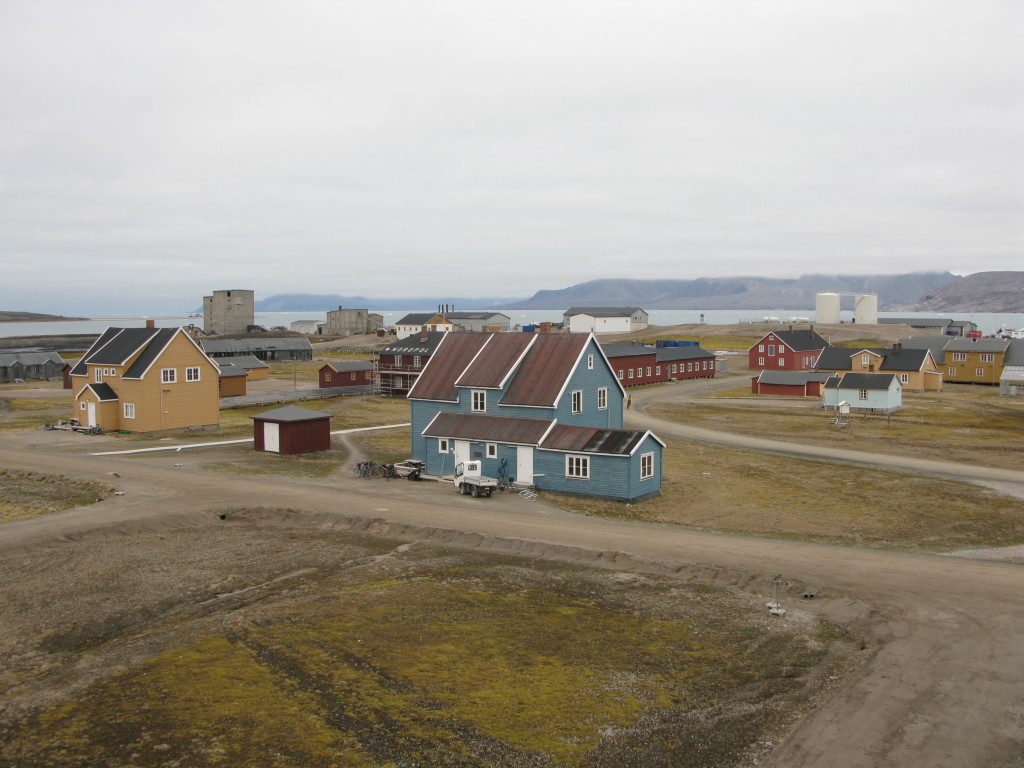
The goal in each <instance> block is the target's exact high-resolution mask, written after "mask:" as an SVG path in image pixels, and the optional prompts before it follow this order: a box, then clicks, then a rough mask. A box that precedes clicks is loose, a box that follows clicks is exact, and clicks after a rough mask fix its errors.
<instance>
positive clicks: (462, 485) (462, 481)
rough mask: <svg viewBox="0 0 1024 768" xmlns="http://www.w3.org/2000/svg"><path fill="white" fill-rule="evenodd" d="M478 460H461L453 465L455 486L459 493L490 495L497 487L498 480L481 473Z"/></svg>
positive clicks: (475, 495)
mask: <svg viewBox="0 0 1024 768" xmlns="http://www.w3.org/2000/svg"><path fill="white" fill-rule="evenodd" d="M482 472H483V470H482V469H481V467H480V462H479V461H462V462H459V463H458V464H457V465H455V480H454V482H455V487H456V488H457V489H458V491H459V493H461V494H463V495H465V494H467V493H468V494H470V495H471V496H473V497H474V498H476V497H478V496H490V495H491V493H493V492H494V489H495V488H497V487H498V481H497V480H495V479H494V478H493V477H485V476H484V475H483V474H482Z"/></svg>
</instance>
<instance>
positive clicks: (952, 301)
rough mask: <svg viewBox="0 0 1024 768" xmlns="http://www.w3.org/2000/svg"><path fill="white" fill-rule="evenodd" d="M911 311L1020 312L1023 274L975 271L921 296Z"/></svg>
mask: <svg viewBox="0 0 1024 768" xmlns="http://www.w3.org/2000/svg"><path fill="white" fill-rule="evenodd" d="M906 309H907V310H908V311H911V312H1024V272H976V273H975V274H973V275H967V277H962V278H960V279H959V280H957V281H956V282H953V283H950V284H948V285H944V286H942V287H941V288H937V289H935V290H933V291H930V292H929V293H927V294H926V295H924V296H923V297H922V298H921V299H920V300H919V301H918V302H917V303H915V304H913V305H911V306H908V307H906Z"/></svg>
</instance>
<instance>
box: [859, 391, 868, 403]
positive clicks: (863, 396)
mask: <svg viewBox="0 0 1024 768" xmlns="http://www.w3.org/2000/svg"><path fill="white" fill-rule="evenodd" d="M857 399H858V400H867V399H868V391H867V390H866V389H858V390H857Z"/></svg>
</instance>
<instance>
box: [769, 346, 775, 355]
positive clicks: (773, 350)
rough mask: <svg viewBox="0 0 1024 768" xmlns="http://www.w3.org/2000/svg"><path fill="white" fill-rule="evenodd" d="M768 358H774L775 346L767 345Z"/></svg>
mask: <svg viewBox="0 0 1024 768" xmlns="http://www.w3.org/2000/svg"><path fill="white" fill-rule="evenodd" d="M768 357H775V345H774V344H769V345H768Z"/></svg>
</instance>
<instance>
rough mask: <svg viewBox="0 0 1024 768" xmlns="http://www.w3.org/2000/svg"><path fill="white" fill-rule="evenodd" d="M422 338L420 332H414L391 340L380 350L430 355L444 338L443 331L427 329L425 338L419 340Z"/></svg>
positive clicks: (396, 353)
mask: <svg viewBox="0 0 1024 768" xmlns="http://www.w3.org/2000/svg"><path fill="white" fill-rule="evenodd" d="M422 338H423V337H422V335H421V334H418V333H414V334H413V335H412V336H407V337H406V338H404V339H399V340H398V341H393V342H391V343H390V344H388V345H387V346H386V347H384V349H382V350H381V352H382V353H385V354H389V355H430V354H432V353H433V352H434V350H435V349H437V345H438V344H440V343H441V339H443V338H444V331H427V340H426V341H421V339H422Z"/></svg>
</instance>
